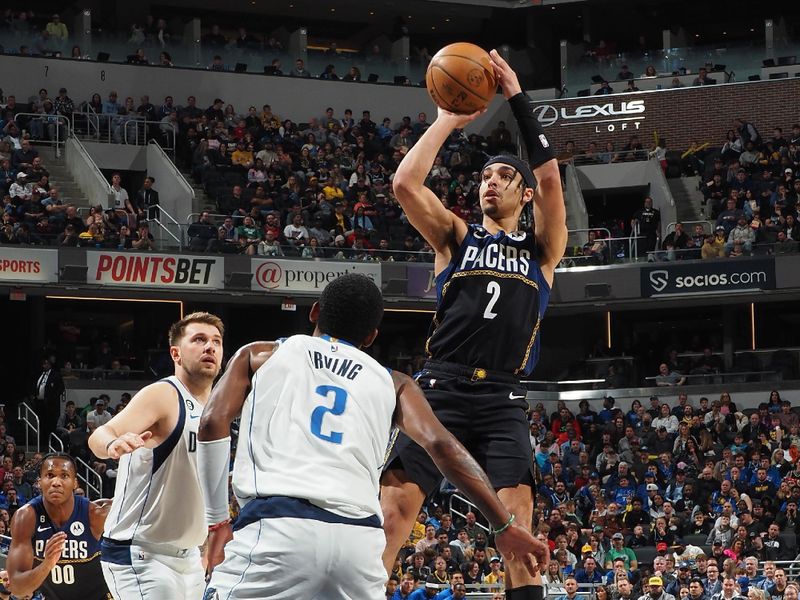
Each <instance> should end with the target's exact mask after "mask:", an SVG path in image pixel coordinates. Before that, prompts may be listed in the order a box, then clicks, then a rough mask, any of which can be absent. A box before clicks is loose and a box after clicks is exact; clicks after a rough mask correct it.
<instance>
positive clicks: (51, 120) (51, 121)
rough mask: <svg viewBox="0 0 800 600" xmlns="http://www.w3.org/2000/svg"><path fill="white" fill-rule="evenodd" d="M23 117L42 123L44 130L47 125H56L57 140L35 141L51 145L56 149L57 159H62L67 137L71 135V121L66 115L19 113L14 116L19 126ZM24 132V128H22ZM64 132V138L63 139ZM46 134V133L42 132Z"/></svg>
mask: <svg viewBox="0 0 800 600" xmlns="http://www.w3.org/2000/svg"><path fill="white" fill-rule="evenodd" d="M20 117H23V118H25V119H29V121H36V122H42V129H44V128H45V127H46V126H47V125H55V127H54V131H55V136H54V137H55V139H52V140H44V139H37V140H33V141H34V142H35V143H37V144H49V145H52V146H54V147H55V152H56V158H61V149H62V148H63V147H64V146H65V144H66V140H67V136H69V133H70V124H69V119H68V118H67V117H65V116H64V115H46V114H41V113H27V112H25V113H17V114H15V115H14V121H15V122H16V123H17V125H19V121H18V120H17V119H19V118H20ZM20 130H22V127H20ZM62 130H63V137H64V139H62ZM26 131H28V132H30V128H27V129H26ZM42 133H44V131H43V132H42Z"/></svg>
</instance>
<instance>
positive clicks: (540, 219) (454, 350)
mask: <svg viewBox="0 0 800 600" xmlns="http://www.w3.org/2000/svg"><path fill="white" fill-rule="evenodd" d="M490 56H491V59H492V64H493V68H494V70H495V74H496V76H497V81H498V83H499V85H500V87H501V88H502V91H503V95H504V96H505V97H506V99H507V100H508V103H509V107H510V108H511V111H512V113H513V114H514V117H515V119H516V121H517V124H518V125H519V129H520V133H521V136H522V139H523V140H524V142H525V146H526V148H527V153H528V160H529V161H530V166H529V164H528V163H526V162H524V161H522V160H520V159H518V158H516V157H514V156H502V155H501V156H495V157H492V158H490V159H489V160H488V161H487V162H486V164H485V165H484V167H483V170H482V173H481V184H480V189H479V199H480V205H481V209H482V210H483V222H482V224H481V225H479V226H478V225H467V223H465V222H464V221H463V220H461V219H460V218H458V217H457V216H456V215H455V214H454V213H452V212H451V211H449V210H447V209H446V208H445V207H444V206H443V205H442V203H441V202H440V201H439V200H438V198H437V197H436V195H435V194H434V193H433V192H432V191H431V190H430V189H428V188H427V187H425V180H426V178H427V177H428V173H429V172H430V170H431V167H432V165H433V163H434V159H435V158H436V156H437V154H438V153H439V150H440V148H441V146H442V144H444V142H445V140H446V139H447V138H448V136H449V135H450V134H451V132H452V131H453V130H454V129H462V128H464V127H465V126H466V125H467V124H468V123H470V122H471V121H472V120H474V119H475V118H477V117H478V116H479V114H480V113H474V114H472V115H456V114H453V113H450V112H447V111H445V110H443V109H441V108H440V109H439V112H438V118H437V119H436V121H435V122H434V123H433V124H432V125H431V126H430V127H429V128H428V130H427V131H426V132H425V133H424V134H423V135H422V137H421V138H420V139H419V141H418V142H417V143H416V144H415V145H414V147H413V148H412V149H411V150H410V151H409V152H408V154H406V156H405V157H404V158H403V161H402V162H401V163H400V165H399V167H398V169H397V173H396V174H395V177H394V181H393V186H394V192H395V194H396V196H397V199H398V201H399V202H400V205H401V206H402V207H403V210H404V211H405V213H406V215H407V216H408V220H409V222H410V223H411V224H412V225H413V226H414V227H415V228H416V229H417V231H419V232H420V233H421V234H422V236H423V237H424V238H425V239H426V240H427V241H428V243H429V244H430V245H431V246H432V247H433V249H434V250H435V252H436V256H435V264H434V272H435V275H436V286H437V311H436V315H435V317H434V320H433V324H432V325H431V330H430V333H429V338H428V342H427V344H426V349H427V352H428V361H427V362H426V364H425V366H424V368H423V371H422V373H421V374H420V376H419V377H418V379H417V381H418V383H419V384H420V386H421V387H422V389H423V390H424V391H425V395H426V397H427V399H428V401H429V402H430V404H431V407H432V409H433V412H434V414H436V416H437V417H438V418H439V419H440V420H441V422H442V424H443V425H444V426H445V427H446V428H447V429H448V430H450V432H452V433H453V434H455V436H456V437H457V438H459V439H461V440H467V443H466V445H467V448H468V449H469V450H470V451H471V452H472V453H473V456H475V458H476V459H477V461H478V463H479V464H480V465H481V466H482V467H483V468H484V469H485V471H486V472H487V473H488V474H489V478H490V480H491V482H492V485H493V486H494V487H495V489H497V493H498V496H499V497H500V499H501V500H502V501H503V503H504V504H505V506H506V508H507V509H508V510H509V511H510V512H512V513H514V514H515V515H516V517H517V519H519V520H520V521H521V522H522V523H523V524H524V525H525V526H526V527H530V526H531V525H532V523H531V521H532V511H533V492H532V484H533V478H532V473H531V469H532V452H531V445H530V438H529V434H528V429H529V428H528V422H527V418H526V409H527V407H528V405H527V401H526V390H525V388H524V387H522V386H521V385H520V383H519V380H520V378H521V377H522V376H526V375H529V374H530V373H531V371H532V370H533V368H534V366H535V365H536V361H537V360H538V354H539V336H538V332H539V326H540V323H541V319H542V318H543V316H544V313H545V309H546V308H547V303H548V300H549V296H550V288H551V286H552V283H553V274H554V271H555V268H556V267H557V266H558V263H559V261H560V260H561V257H562V256H563V254H564V249H565V247H566V241H567V227H566V211H565V207H564V197H563V194H562V191H561V178H560V176H559V171H558V164H557V162H556V160H555V157H554V154H553V151H552V148H551V147H550V144H549V142H548V140H547V138H546V137H545V135H544V133H543V132H542V129H541V126H540V125H539V122H538V121H537V120H536V118H535V117H534V115H533V113H532V111H531V107H530V104H529V100H528V97H527V96H526V95H525V94H524V93H523V92H522V88H521V87H520V84H519V80H518V79H517V75H516V73H514V71H513V70H512V69H511V67H510V66H509V65H508V63H507V62H506V61H505V60H503V58H502V57H501V56H500V55H499V54H498V53H497V52H496V51H494V50H493V51H492V52H491V54H490ZM531 167H532V169H531ZM531 204H532V205H533V211H532V212H533V223H532V224H531V225H530V228H528V229H523V228H522V227H521V226H520V217H521V215H522V214H523V211H526V210H530V205H531ZM440 482H441V475H440V474H439V472H438V470H437V469H436V468H435V465H434V464H433V463H431V461H430V460H429V459H428V457H427V456H426V454H425V452H424V451H423V450H422V449H421V448H419V446H417V445H416V444H415V443H414V442H413V440H410V439H409V438H408V436H404V435H403V434H400V435H399V436H398V438H397V441H396V443H395V445H394V448H393V450H392V455H391V457H390V460H389V461H388V462H387V466H386V472H385V473H384V476H383V479H382V488H381V506H382V508H383V512H384V516H385V519H386V523H385V529H386V533H387V546H386V552H385V553H384V565H385V566H386V568H387V571H388V569H390V568H391V565H392V563H393V561H394V559H395V556H396V555H397V551H398V550H399V549H400V547H401V546H402V543H403V540H405V539H406V538H407V536H408V533H409V532H410V531H411V527H412V525H413V523H414V519H415V518H416V516H417V514H418V512H419V509H420V507H421V506H422V503H423V501H424V499H425V497H426V496H427V495H428V494H429V493H431V492H432V491H433V490H434V489H436V488H437V487H438V485H439V483H440ZM454 483H455V482H454ZM548 555H549V552H548V551H547V550H546V549H545V548H544V547H542V548H540V550H539V553H538V556H539V557H540V562H541V564H540V566H541V567H544V565H545V564H546V562H547V560H548ZM504 558H505V562H504V564H505V565H506V576H507V578H508V579H507V583H506V588H507V592H506V597H507V598H508V599H509V600H530V599H541V597H542V595H543V589H542V587H541V586H540V585H534V584H535V583H536V582H537V581H538V580H534V579H533V578H531V576H530V575H529V573H528V570H527V568H526V565H524V564H522V563H520V561H519V560H518V559H519V557H518V556H505V557H504Z"/></svg>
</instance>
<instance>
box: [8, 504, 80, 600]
mask: <svg viewBox="0 0 800 600" xmlns="http://www.w3.org/2000/svg"><path fill="white" fill-rule="evenodd" d="M35 528H36V512H35V511H34V509H33V507H31V506H23V507H22V508H20V509H19V510H18V511H17V512H16V513H15V514H14V517H13V518H12V519H11V548H10V549H9V551H8V560H7V562H6V570H7V571H8V589H9V590H10V591H11V593H12V594H14V595H15V596H17V597H19V598H25V597H28V596H32V595H33V594H34V593H35V592H36V590H38V589H39V588H40V587H41V586H42V584H43V583H44V580H45V579H47V576H48V575H49V574H50V571H51V570H52V569H53V567H54V566H55V565H56V563H57V562H58V560H59V559H60V558H61V551H62V550H63V549H64V542H65V541H66V539H67V534H66V533H64V532H63V531H60V532H58V533H56V534H55V535H53V536H52V537H51V538H50V539H49V540H47V544H46V545H45V547H44V560H43V561H42V562H40V563H39V564H38V565H37V566H36V567H34V566H33V546H32V542H31V540H32V539H33V536H34V533H35Z"/></svg>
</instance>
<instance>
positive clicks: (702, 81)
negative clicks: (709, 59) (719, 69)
mask: <svg viewBox="0 0 800 600" xmlns="http://www.w3.org/2000/svg"><path fill="white" fill-rule="evenodd" d="M716 83H717V80H716V79H712V78H711V77H709V76H708V71H707V70H706V68H705V67H700V70H699V71H698V73H697V77H695V79H694V81H693V82H692V85H715V84H716Z"/></svg>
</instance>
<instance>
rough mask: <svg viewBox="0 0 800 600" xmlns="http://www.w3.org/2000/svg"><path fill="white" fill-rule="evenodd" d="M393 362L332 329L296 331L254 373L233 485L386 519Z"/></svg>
mask: <svg viewBox="0 0 800 600" xmlns="http://www.w3.org/2000/svg"><path fill="white" fill-rule="evenodd" d="M395 404H396V401H395V391H394V383H393V381H392V377H391V375H390V374H389V371H388V370H387V369H386V368H385V367H383V366H381V365H380V364H379V363H378V362H377V361H375V360H374V359H373V358H372V357H370V356H369V355H367V354H366V353H364V352H362V351H361V350H359V349H357V348H355V347H354V346H352V345H350V344H348V343H346V342H342V341H341V340H336V339H332V338H329V337H328V336H322V337H310V336H307V335H296V336H292V337H290V338H288V339H286V340H285V341H283V342H282V343H281V344H280V346H279V347H278V348H277V349H276V350H275V352H274V353H273V354H272V356H271V357H270V359H269V360H268V361H267V362H266V363H265V364H264V365H262V366H261V368H259V369H258V370H257V371H256V372H255V373H254V374H253V378H252V382H251V392H250V394H248V396H247V399H246V400H245V403H244V406H243V407H242V420H241V425H240V428H239V436H240V437H239V443H238V447H237V452H236V461H235V463H234V469H233V490H234V493H235V494H236V497H237V499H238V500H239V503H240V504H241V505H242V506H244V505H245V504H246V503H247V502H248V501H249V500H251V499H253V498H264V497H267V496H289V497H292V498H300V499H305V500H308V501H310V502H311V503H312V504H314V505H316V506H318V507H320V508H323V509H325V510H327V511H330V512H332V513H335V514H337V515H340V516H344V517H350V518H356V519H361V518H365V517H370V516H372V515H376V516H378V518H381V519H382V514H381V509H380V503H379V502H378V492H379V490H380V483H379V478H380V474H381V471H380V470H381V467H382V466H383V461H384V457H385V454H386V448H387V445H388V442H389V433H390V430H391V426H392V418H393V415H394V409H395Z"/></svg>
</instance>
